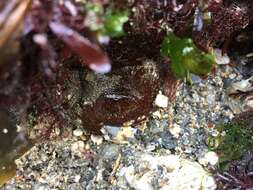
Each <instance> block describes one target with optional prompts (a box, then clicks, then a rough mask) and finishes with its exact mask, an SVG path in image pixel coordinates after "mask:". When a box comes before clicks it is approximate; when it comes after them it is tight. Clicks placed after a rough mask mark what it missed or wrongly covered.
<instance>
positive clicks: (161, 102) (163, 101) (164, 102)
mask: <svg viewBox="0 0 253 190" xmlns="http://www.w3.org/2000/svg"><path fill="white" fill-rule="evenodd" d="M168 103H169V98H168V97H167V96H164V95H162V94H158V95H157V96H156V99H155V105H156V106H158V107H161V108H167V107H168Z"/></svg>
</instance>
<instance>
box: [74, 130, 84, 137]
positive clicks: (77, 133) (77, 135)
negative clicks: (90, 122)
mask: <svg viewBox="0 0 253 190" xmlns="http://www.w3.org/2000/svg"><path fill="white" fill-rule="evenodd" d="M73 135H74V136H76V137H80V136H82V135H83V131H82V130H81V129H75V130H74V131H73Z"/></svg>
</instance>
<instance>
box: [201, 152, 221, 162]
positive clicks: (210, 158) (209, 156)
mask: <svg viewBox="0 0 253 190" xmlns="http://www.w3.org/2000/svg"><path fill="white" fill-rule="evenodd" d="M218 161H219V157H218V155H217V154H216V153H215V152H213V151H210V152H207V153H206V154H205V155H204V156H203V157H201V158H199V163H200V164H202V165H204V166H207V165H208V164H210V165H212V166H214V165H216V164H217V163H218Z"/></svg>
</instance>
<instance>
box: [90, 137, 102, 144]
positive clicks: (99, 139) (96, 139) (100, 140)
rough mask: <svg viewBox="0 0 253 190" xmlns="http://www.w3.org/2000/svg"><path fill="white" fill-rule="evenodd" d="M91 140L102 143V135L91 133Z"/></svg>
mask: <svg viewBox="0 0 253 190" xmlns="http://www.w3.org/2000/svg"><path fill="white" fill-rule="evenodd" d="M90 138H91V141H92V142H93V143H94V144H96V145H101V144H102V143H103V137H102V136H97V135H91V137H90Z"/></svg>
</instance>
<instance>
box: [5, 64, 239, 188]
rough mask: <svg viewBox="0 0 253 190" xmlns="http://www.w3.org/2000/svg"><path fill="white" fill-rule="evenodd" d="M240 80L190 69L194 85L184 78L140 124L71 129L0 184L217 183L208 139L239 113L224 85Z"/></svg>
mask: <svg viewBox="0 0 253 190" xmlns="http://www.w3.org/2000/svg"><path fill="white" fill-rule="evenodd" d="M231 74H233V76H232V77H229V76H230V75H231ZM241 79H242V76H241V75H240V74H239V73H237V71H236V70H235V69H233V68H231V67H229V66H228V65H220V66H219V68H218V69H217V72H216V73H215V75H214V76H210V77H209V78H208V79H207V80H202V79H201V78H200V77H198V76H195V75H194V76H193V77H192V81H193V84H192V85H190V86H189V85H186V84H185V83H183V84H182V85H181V86H180V89H179V90H178V91H177V96H176V101H175V102H174V103H169V104H168V105H166V106H165V102H163V103H162V102H160V103H162V104H161V105H160V104H159V101H158V104H157V102H156V104H157V105H158V106H159V107H158V108H157V110H156V111H155V112H154V113H152V115H151V116H150V117H149V118H148V119H146V120H145V121H143V122H142V123H140V124H139V126H138V127H137V128H132V127H131V124H128V125H127V124H126V125H125V127H124V128H118V127H115V126H105V127H104V128H103V130H102V132H103V135H101V136H94V135H91V136H89V135H87V134H86V132H85V131H84V130H83V129H72V130H69V129H68V131H69V132H68V133H67V135H66V134H65V135H64V137H61V138H59V139H57V140H54V141H50V142H43V143H40V144H36V145H35V146H34V147H33V148H32V149H31V150H29V151H28V152H27V153H26V154H25V155H24V156H22V157H21V158H20V159H18V160H16V164H17V168H18V170H17V174H16V176H15V177H14V178H13V179H12V180H11V181H9V182H8V183H7V184H6V185H5V186H3V187H2V190H13V189H26V190H29V189H36V190H37V189H38V190H56V189H72V190H79V189H92V190H93V189H113V190H114V189H115V190H118V189H137V190H142V189H143V190H156V189H171V190H174V189H175V190H181V189H182V190H183V189H184V190H185V189H192V190H195V189H196V190H197V189H206V190H212V189H216V184H215V181H214V179H213V177H212V174H211V172H210V171H209V166H210V165H211V166H214V165H215V164H217V162H218V156H217V154H216V153H215V152H211V151H209V150H208V147H207V145H206V143H205V141H206V138H207V136H208V135H213V136H215V135H216V134H217V131H216V130H215V127H214V126H215V124H217V123H220V122H229V121H230V120H231V119H232V118H233V117H234V115H235V114H237V113H238V112H240V111H241V108H240V104H238V103H236V100H233V99H232V98H230V97H228V93H227V91H226V89H227V88H228V87H229V86H230V85H231V84H232V83H233V82H238V81H240V80H241ZM159 96H160V95H159ZM162 96H163V95H162ZM165 99H166V97H162V101H165Z"/></svg>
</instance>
